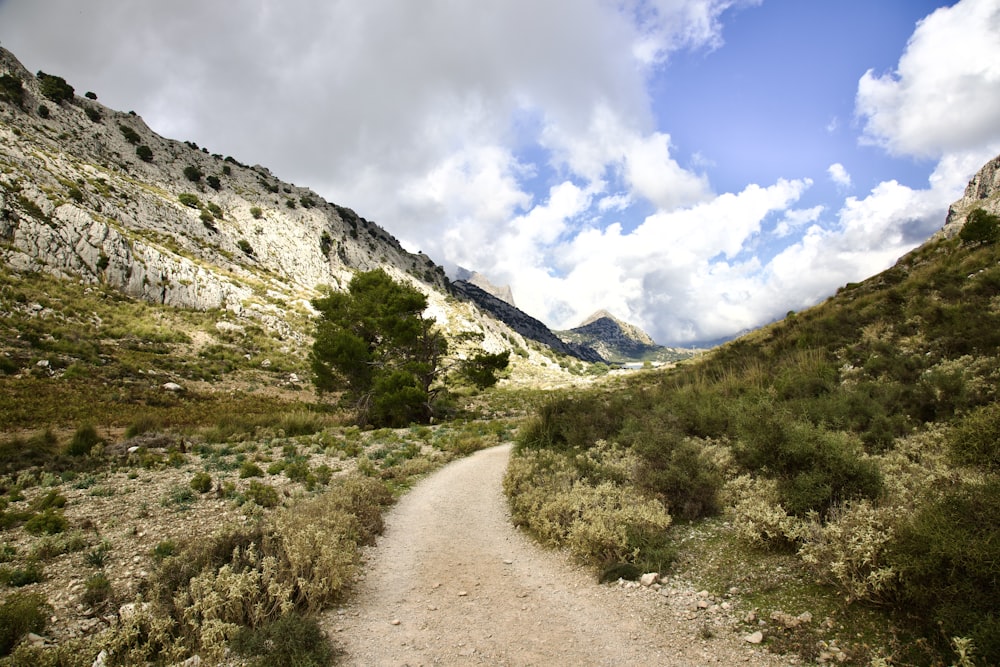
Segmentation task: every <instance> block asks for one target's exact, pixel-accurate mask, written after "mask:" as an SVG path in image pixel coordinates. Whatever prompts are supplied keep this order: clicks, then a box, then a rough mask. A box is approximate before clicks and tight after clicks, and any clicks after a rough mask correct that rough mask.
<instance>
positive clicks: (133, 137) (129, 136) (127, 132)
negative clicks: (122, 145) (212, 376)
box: [118, 125, 141, 144]
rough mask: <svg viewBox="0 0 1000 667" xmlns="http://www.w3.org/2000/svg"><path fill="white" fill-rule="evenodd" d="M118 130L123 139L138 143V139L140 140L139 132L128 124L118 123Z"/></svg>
mask: <svg viewBox="0 0 1000 667" xmlns="http://www.w3.org/2000/svg"><path fill="white" fill-rule="evenodd" d="M118 131H119V132H121V133H122V136H123V137H125V141H127V142H129V143H130V144H138V143H139V141H141V137H140V136H139V133H138V132H136V131H135V130H133V129H132V128H131V127H129V126H128V125H119V126H118Z"/></svg>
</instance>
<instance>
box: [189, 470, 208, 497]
mask: <svg viewBox="0 0 1000 667" xmlns="http://www.w3.org/2000/svg"><path fill="white" fill-rule="evenodd" d="M190 485H191V488H192V489H194V490H195V491H197V492H198V493H208V492H209V491H211V490H212V476H211V475H209V474H208V473H207V472H197V473H195V475H194V477H192V478H191V482H190Z"/></svg>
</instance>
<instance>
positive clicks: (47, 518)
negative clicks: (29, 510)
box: [24, 508, 69, 535]
mask: <svg viewBox="0 0 1000 667" xmlns="http://www.w3.org/2000/svg"><path fill="white" fill-rule="evenodd" d="M67 526H69V522H68V521H66V517H65V516H63V513H62V512H59V511H57V510H55V509H53V508H49V509H47V510H45V511H44V512H40V513H38V514H36V515H34V516H33V517H31V518H30V519H28V521H27V522H25V524H24V529H25V530H26V531H28V532H29V533H31V534H32V535H55V534H56V533H61V532H63V531H64V530H66V528H67Z"/></svg>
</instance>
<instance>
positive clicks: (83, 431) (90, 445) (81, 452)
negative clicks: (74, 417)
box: [66, 424, 103, 456]
mask: <svg viewBox="0 0 1000 667" xmlns="http://www.w3.org/2000/svg"><path fill="white" fill-rule="evenodd" d="M101 443H103V440H102V439H101V437H100V436H99V435H98V434H97V429H96V428H94V425H93V424H84V425H83V426H81V427H80V428H78V429H77V430H76V432H75V433H74V434H73V438H72V439H71V440H70V441H69V444H68V445H66V453H67V454H69V455H70V456H85V455H87V454H89V453H90V452H91V450H93V449H94V447H95V446H97V445H99V444H101Z"/></svg>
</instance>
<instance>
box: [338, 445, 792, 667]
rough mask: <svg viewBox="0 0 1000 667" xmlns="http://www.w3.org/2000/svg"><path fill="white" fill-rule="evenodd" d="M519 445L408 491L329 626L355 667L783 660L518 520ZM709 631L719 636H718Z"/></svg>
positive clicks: (725, 621)
mask: <svg viewBox="0 0 1000 667" xmlns="http://www.w3.org/2000/svg"><path fill="white" fill-rule="evenodd" d="M509 453H510V446H509V445H505V446H501V447H495V448H493V449H488V450H485V451H481V452H478V453H476V454H475V455H473V456H470V457H468V458H466V459H462V460H460V461H456V462H454V463H452V464H450V465H449V466H447V467H445V468H443V469H442V470H440V471H438V472H437V473H436V474H434V475H433V476H431V477H429V478H427V479H426V480H424V481H423V482H421V483H420V484H419V485H417V487H415V488H414V489H413V490H412V491H411V492H410V493H409V494H407V495H406V496H405V497H404V498H403V499H402V500H401V501H400V502H399V504H398V505H397V506H396V507H395V508H394V509H393V510H392V512H391V513H390V515H389V516H388V527H387V530H386V532H385V535H384V536H383V537H382V539H381V540H380V542H379V544H378V546H377V547H375V548H374V549H373V550H372V551H371V552H370V553H369V554H368V567H367V575H366V577H365V579H364V581H362V582H361V583H360V584H359V590H358V591H357V594H356V595H355V596H354V600H355V601H354V603H352V604H351V605H348V606H345V607H344V608H343V609H340V610H336V611H334V612H331V613H330V614H329V615H328V616H327V618H326V629H327V630H328V631H329V633H330V635H331V637H332V638H333V640H334V642H335V643H336V644H337V645H338V646H339V647H340V648H341V649H342V650H343V651H344V653H345V655H344V656H343V658H342V662H343V663H345V664H348V665H365V666H370V665H393V666H399V665H410V666H415V665H510V666H515V665H516V666H521V665H704V664H709V663H712V664H721V665H730V664H741V665H748V664H749V665H780V664H788V663H787V662H782V661H780V660H778V658H776V657H775V656H771V655H769V654H767V653H765V652H763V651H761V650H760V649H759V648H758V647H754V646H753V645H751V644H748V643H747V642H745V641H743V639H742V638H741V636H740V635H739V634H737V633H736V632H735V631H734V629H733V621H732V619H731V618H730V617H729V616H728V615H727V614H726V613H725V612H723V611H721V610H720V609H719V605H715V608H714V609H703V610H699V609H698V608H697V606H698V601H699V598H698V596H697V593H696V592H695V591H693V590H690V589H685V588H683V587H680V586H677V587H676V589H671V588H670V586H669V585H668V586H665V587H664V590H661V591H659V592H657V591H655V590H652V589H647V588H641V587H638V588H636V587H632V588H625V587H622V586H620V585H614V584H612V585H604V586H602V585H598V584H597V583H595V581H594V576H593V574H592V573H589V572H587V571H584V570H582V569H580V568H577V567H575V566H573V565H571V564H570V563H569V562H568V561H567V559H566V558H565V557H563V556H562V555H561V554H559V553H554V552H550V551H546V550H544V549H541V548H539V547H538V546H536V545H535V544H534V543H533V542H531V541H530V539H528V538H526V537H525V536H524V535H522V534H521V533H520V532H518V531H517V530H515V529H514V528H513V527H512V526H511V525H510V522H509V515H508V511H507V505H506V502H505V499H504V497H503V493H502V490H501V480H502V478H503V473H504V470H505V468H506V464H507V459H508V456H509ZM708 635H713V636H711V637H708V638H703V637H707V636H708Z"/></svg>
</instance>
